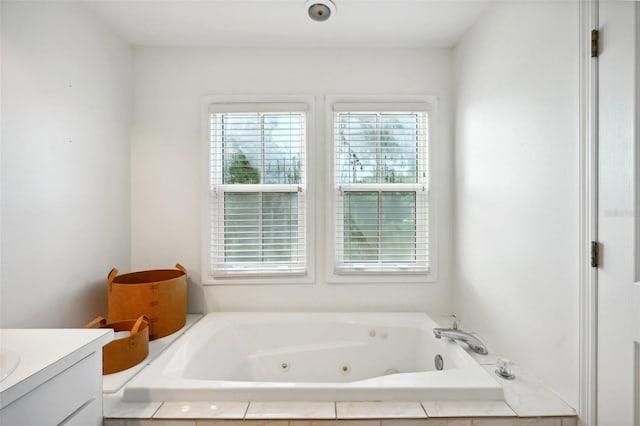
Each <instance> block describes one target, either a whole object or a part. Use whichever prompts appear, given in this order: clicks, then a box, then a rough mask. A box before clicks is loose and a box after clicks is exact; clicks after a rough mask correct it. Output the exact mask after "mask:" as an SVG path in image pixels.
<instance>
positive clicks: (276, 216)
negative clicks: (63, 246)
mask: <svg viewBox="0 0 640 426" xmlns="http://www.w3.org/2000/svg"><path fill="white" fill-rule="evenodd" d="M305 111H306V106H305V105H299V104H264V105H258V107H257V108H255V107H254V109H251V110H249V109H248V107H247V106H246V105H242V104H240V105H239V104H216V105H213V106H212V107H211V108H210V112H211V114H210V119H211V121H210V136H211V138H210V199H209V219H210V226H209V229H210V246H209V253H210V263H209V265H210V273H211V275H212V276H224V275H262V274H269V273H283V274H289V273H303V272H304V271H305V268H306V256H305V245H306V243H305V235H306V233H305V216H306V215H305V192H306V187H305V185H306V177H305V170H306V168H305V164H304V159H305V144H306V131H305V128H306V112H305Z"/></svg>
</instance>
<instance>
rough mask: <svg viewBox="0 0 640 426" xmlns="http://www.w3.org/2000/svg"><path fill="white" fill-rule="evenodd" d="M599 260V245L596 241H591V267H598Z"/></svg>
mask: <svg viewBox="0 0 640 426" xmlns="http://www.w3.org/2000/svg"><path fill="white" fill-rule="evenodd" d="M599 258H600V244H599V243H598V242H597V241H591V267H592V268H597V267H598V259H599Z"/></svg>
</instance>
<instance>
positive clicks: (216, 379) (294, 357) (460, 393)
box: [124, 313, 503, 401]
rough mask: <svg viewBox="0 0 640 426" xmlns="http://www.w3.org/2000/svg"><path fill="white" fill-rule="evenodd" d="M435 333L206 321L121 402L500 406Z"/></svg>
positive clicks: (478, 370)
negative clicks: (440, 363) (439, 361)
mask: <svg viewBox="0 0 640 426" xmlns="http://www.w3.org/2000/svg"><path fill="white" fill-rule="evenodd" d="M436 326H437V325H436V324H435V323H434V322H433V320H432V319H431V318H429V317H428V316H427V315H425V314H422V313H212V314H208V315H206V316H205V317H204V318H203V319H202V320H200V321H199V322H198V323H196V324H195V325H194V326H193V327H192V328H191V329H190V330H188V331H187V332H186V333H185V334H184V335H183V336H181V337H180V338H179V339H177V340H176V341H175V343H173V344H172V345H171V347H169V348H168V349H167V350H166V351H164V352H163V353H162V354H161V355H160V356H159V357H158V358H157V359H156V360H154V361H153V362H152V363H151V364H150V365H149V366H147V367H146V368H145V369H144V370H142V372H141V373H140V374H138V375H137V376H136V377H135V378H134V379H133V380H132V381H130V382H129V383H128V384H127V385H126V387H125V390H124V399H125V400H127V401H185V400H232V401H233V400H237V401H269V400H271V401H273V400H280V401H298V400H303V401H304V400H306V401H358V400H359V401H372V400H387V401H392V400H407V401H409V400H412V401H415V400H460V399H473V400H478V399H484V400H487V399H492V400H496V399H503V392H502V387H501V386H500V385H499V384H498V383H497V382H496V380H494V379H493V377H492V376H491V375H490V374H488V373H487V372H486V371H485V370H484V369H483V368H482V367H481V366H480V365H479V364H478V363H476V362H475V361H474V360H473V359H472V358H471V357H470V356H469V355H468V354H467V353H466V351H465V350H463V349H462V347H461V346H459V345H458V344H456V343H454V342H451V341H448V339H441V340H438V339H435V338H434V337H433V332H432V330H433V328H434V327H436ZM438 354H439V355H441V356H442V358H443V360H444V369H443V370H441V371H437V370H436V368H435V363H434V359H435V357H436V355H438Z"/></svg>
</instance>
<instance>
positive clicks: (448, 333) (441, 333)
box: [433, 328, 489, 355]
mask: <svg viewBox="0 0 640 426" xmlns="http://www.w3.org/2000/svg"><path fill="white" fill-rule="evenodd" d="M433 335H434V336H436V339H440V338H442V337H448V338H449V339H451V340H456V341H459V342H463V343H466V344H467V345H468V346H469V349H471V350H472V351H474V352H475V353H478V354H481V355H486V354H488V353H489V351H487V346H486V345H485V344H484V343H482V341H481V340H480V339H478V338H477V337H476V336H474V335H473V334H469V333H466V332H464V331H462V330H457V329H453V328H434V329H433Z"/></svg>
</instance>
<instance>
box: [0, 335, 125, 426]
mask: <svg viewBox="0 0 640 426" xmlns="http://www.w3.org/2000/svg"><path fill="white" fill-rule="evenodd" d="M112 339H113V331H112V330H75V329H73V330H71V329H69V330H66V329H59V330H54V329H49V330H0V355H1V353H2V352H1V351H2V350H3V348H4V349H10V350H12V351H13V352H15V353H17V354H18V355H19V357H20V362H19V364H18V366H17V368H16V369H15V370H14V371H13V372H12V373H11V374H9V375H8V376H7V377H6V378H5V379H4V380H2V381H1V382H0V425H2V426H14V425H15V426H31V425H33V426H48V425H71V426H73V425H83V426H99V425H101V424H102V346H103V345H104V344H106V343H108V342H109V341H111V340H112Z"/></svg>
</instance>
